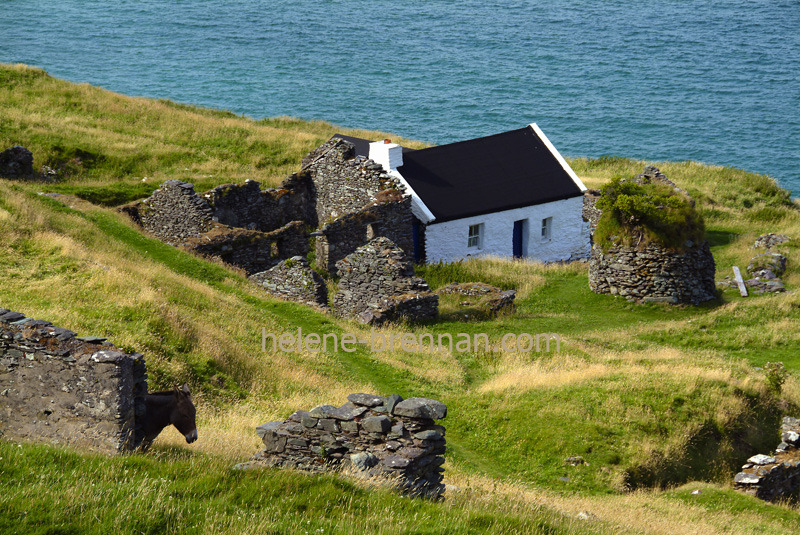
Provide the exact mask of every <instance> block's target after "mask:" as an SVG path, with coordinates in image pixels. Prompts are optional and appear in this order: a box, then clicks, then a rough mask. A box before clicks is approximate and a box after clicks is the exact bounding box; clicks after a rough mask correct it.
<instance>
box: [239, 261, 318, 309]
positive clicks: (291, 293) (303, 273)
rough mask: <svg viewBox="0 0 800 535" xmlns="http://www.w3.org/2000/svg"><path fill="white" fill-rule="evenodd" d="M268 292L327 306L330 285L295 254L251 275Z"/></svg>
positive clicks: (307, 303) (302, 301) (289, 298)
mask: <svg viewBox="0 0 800 535" xmlns="http://www.w3.org/2000/svg"><path fill="white" fill-rule="evenodd" d="M250 280H251V281H253V282H255V283H256V284H258V285H259V286H261V287H262V288H264V289H265V290H266V291H267V293H269V294H271V295H275V296H277V297H281V298H283V299H288V300H290V301H297V302H298V303H304V304H306V305H312V306H318V307H327V306H328V287H327V285H326V284H325V281H324V280H323V279H322V277H320V275H319V273H317V272H316V271H314V270H313V269H311V268H310V267H309V265H308V262H307V261H306V259H305V258H304V257H302V256H294V257H292V258H290V259H288V260H284V261H282V262H281V263H279V264H278V265H276V266H274V267H272V268H270V269H268V270H267V271H262V272H260V273H256V274H255V275H251V276H250Z"/></svg>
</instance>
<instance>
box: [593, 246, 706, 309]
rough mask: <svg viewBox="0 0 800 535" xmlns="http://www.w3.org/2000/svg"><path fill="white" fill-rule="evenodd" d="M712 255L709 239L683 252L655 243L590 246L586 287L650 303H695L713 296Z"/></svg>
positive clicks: (598, 291)
mask: <svg viewBox="0 0 800 535" xmlns="http://www.w3.org/2000/svg"><path fill="white" fill-rule="evenodd" d="M714 269H715V268H714V257H713V256H712V255H711V250H710V248H709V246H708V242H706V241H704V242H703V243H700V244H692V246H691V247H688V248H687V250H686V251H685V252H677V251H670V250H667V249H663V248H661V247H659V246H656V245H648V246H646V247H644V248H642V249H641V250H640V249H636V248H633V247H627V246H621V245H615V246H612V247H611V248H610V249H609V250H608V251H603V248H602V247H601V246H600V245H599V244H595V245H594V246H593V247H592V256H591V258H590V260H589V287H590V288H591V289H592V291H594V292H597V293H607V294H611V295H620V296H624V297H628V298H630V299H632V300H636V301H643V302H652V303H670V304H677V303H691V304H697V303H702V302H704V301H709V300H711V299H714V298H715V297H716V295H715V292H716V283H715V281H714Z"/></svg>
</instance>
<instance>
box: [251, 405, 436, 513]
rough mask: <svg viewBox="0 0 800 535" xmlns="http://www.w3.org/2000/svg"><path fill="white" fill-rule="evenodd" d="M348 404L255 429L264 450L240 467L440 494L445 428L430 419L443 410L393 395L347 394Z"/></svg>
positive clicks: (325, 406)
mask: <svg viewBox="0 0 800 535" xmlns="http://www.w3.org/2000/svg"><path fill="white" fill-rule="evenodd" d="M347 400H348V401H347V403H345V404H344V405H342V406H340V407H334V406H333V405H321V406H319V407H315V408H313V409H311V410H310V411H297V412H295V413H294V414H292V415H291V416H289V418H288V419H287V420H285V421H275V422H269V423H266V424H263V425H261V426H259V427H258V428H257V433H258V436H259V437H260V438H261V439H262V441H263V443H264V449H263V450H262V451H261V452H259V453H257V454H256V455H255V456H254V457H253V458H252V460H251V463H248V464H247V465H245V466H247V467H251V466H253V465H266V466H278V467H287V468H296V469H301V470H309V471H314V472H319V471H323V470H329V469H343V468H344V469H351V470H352V471H353V472H355V473H356V474H359V475H363V476H366V477H380V478H388V479H389V480H391V481H392V482H394V483H395V484H397V485H398V486H399V488H401V489H402V490H404V491H405V492H407V493H409V494H411V495H419V496H426V497H431V498H438V497H440V496H442V494H443V493H444V485H443V484H442V478H443V475H442V474H443V472H444V468H443V467H442V465H443V464H444V457H443V455H444V453H445V448H446V445H445V428H444V427H443V426H441V425H437V424H436V423H435V421H434V420H439V419H442V418H444V417H445V416H446V415H447V407H446V406H445V405H444V404H442V403H440V402H438V401H436V400H432V399H426V398H411V399H407V400H403V398H401V397H400V396H398V395H392V396H388V397H381V396H375V395H372V394H351V395H349V396H347ZM245 466H242V467H245Z"/></svg>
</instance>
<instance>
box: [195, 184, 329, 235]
mask: <svg viewBox="0 0 800 535" xmlns="http://www.w3.org/2000/svg"><path fill="white" fill-rule="evenodd" d="M203 198H204V199H205V200H206V201H207V202H208V204H209V206H210V207H211V210H212V212H213V215H212V218H213V220H214V221H216V222H218V223H222V224H223V225H228V226H230V227H238V228H245V229H249V230H260V231H261V232H270V231H272V230H275V229H278V228H280V227H282V226H284V225H286V224H288V223H291V222H292V221H303V222H304V223H306V224H307V225H308V226H310V227H316V226H317V217H316V211H315V210H314V183H313V182H312V181H311V175H310V174H309V173H307V172H301V173H295V174H292V175H290V176H289V177H288V178H287V179H286V180H284V182H283V184H281V187H280V188H275V189H268V190H264V191H262V190H261V184H260V183H258V182H256V181H255V180H247V181H245V183H244V184H228V185H225V186H218V187H216V188H214V189H212V190H210V191H208V192H206V193H204V194H203Z"/></svg>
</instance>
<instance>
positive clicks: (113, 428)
mask: <svg viewBox="0 0 800 535" xmlns="http://www.w3.org/2000/svg"><path fill="white" fill-rule="evenodd" d="M146 394H147V375H146V370H145V362H144V358H143V356H142V355H141V354H139V353H132V354H129V353H124V352H122V351H120V350H118V349H117V348H116V347H114V346H113V345H112V344H110V343H108V342H105V339H103V338H95V337H78V336H77V335H76V333H74V332H72V331H70V330H68V329H62V328H59V327H54V326H53V325H52V324H51V323H50V322H47V321H40V320H33V319H31V318H26V317H25V316H24V315H23V314H20V313H17V312H11V311H9V310H7V309H4V308H0V436H2V437H3V439H5V440H14V441H25V442H45V443H50V444H66V445H70V446H74V447H78V448H82V449H88V450H91V451H97V452H102V453H111V454H113V453H122V452H127V451H132V450H134V449H136V447H137V446H138V445H139V444H140V443H141V441H142V439H143V438H144V434H143V433H142V430H141V427H140V426H139V425H137V418H141V417H142V416H143V415H144V413H145V410H146V407H145V403H144V396H145V395H146Z"/></svg>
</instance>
